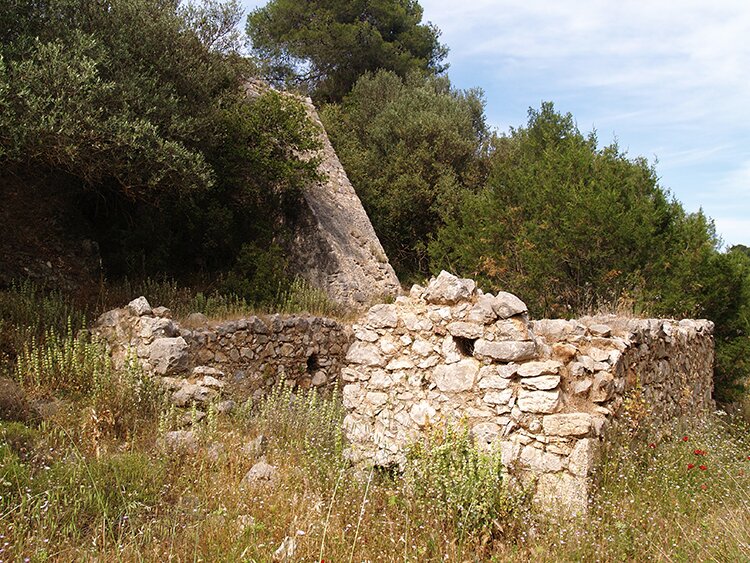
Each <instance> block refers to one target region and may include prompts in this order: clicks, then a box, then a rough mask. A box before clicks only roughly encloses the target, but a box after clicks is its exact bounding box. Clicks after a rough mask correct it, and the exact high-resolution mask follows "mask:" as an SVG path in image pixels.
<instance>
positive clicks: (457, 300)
mask: <svg viewBox="0 0 750 563" xmlns="http://www.w3.org/2000/svg"><path fill="white" fill-rule="evenodd" d="M170 317H171V315H170V312H169V310H167V309H165V308H164V307H157V308H152V307H151V306H150V305H149V304H148V302H147V301H146V299H145V298H143V297H141V298H138V299H136V300H134V301H132V302H131V303H130V304H129V305H128V306H127V307H125V308H122V309H115V310H113V311H109V312H107V313H105V314H104V315H102V316H101V317H100V318H99V320H98V321H97V322H96V323H95V325H94V327H93V328H92V332H93V333H94V334H96V335H98V336H99V337H100V338H102V339H104V340H105V341H106V342H107V344H108V346H109V348H110V350H111V352H112V356H113V359H114V363H115V366H116V367H121V366H123V365H125V363H126V362H127V361H129V359H132V360H134V361H137V362H138V363H139V364H140V365H141V366H142V367H143V368H144V370H145V371H146V372H147V373H150V374H153V375H154V376H156V377H160V381H161V383H162V384H163V385H164V386H165V387H167V388H168V389H169V392H170V396H171V400H172V403H173V404H175V405H177V406H179V407H193V408H199V409H202V408H205V407H206V406H207V405H208V404H210V403H213V404H215V405H217V408H219V410H220V411H226V410H230V409H231V406H232V404H233V400H232V399H238V400H245V399H247V398H248V397H257V396H259V395H262V394H263V393H265V392H266V391H268V389H269V388H271V387H272V386H273V385H275V384H277V383H279V382H281V381H284V382H286V383H288V384H291V385H293V386H295V387H298V388H310V387H315V388H319V389H321V390H331V389H333V388H335V387H336V386H337V385H338V384H339V383H343V402H344V407H345V409H346V411H347V415H346V417H345V419H344V430H345V433H346V436H347V439H348V449H347V453H346V455H347V456H348V458H349V459H350V460H351V461H352V462H353V464H354V465H355V466H360V467H362V466H367V465H376V466H382V467H394V466H395V467H403V465H404V463H405V461H406V450H407V448H408V446H409V445H410V444H412V443H414V442H415V441H418V440H421V439H423V438H424V437H425V435H426V434H428V433H429V432H430V431H432V430H435V429H440V428H441V426H442V425H445V424H450V425H455V426H464V425H465V426H467V427H468V429H469V430H470V431H471V433H472V434H473V436H474V439H475V441H476V443H477V444H478V445H479V446H480V447H482V448H487V449H490V448H494V449H495V451H498V450H499V452H500V455H501V457H502V462H503V465H504V466H505V468H506V469H507V470H508V471H509V474H510V475H511V476H512V477H513V478H514V479H518V480H519V481H520V483H522V484H523V485H524V486H525V487H527V488H533V491H534V492H535V498H536V499H537V501H539V502H540V504H541V505H542V506H545V507H550V508H551V507H560V508H563V509H564V510H566V511H569V512H572V513H581V512H583V511H585V510H586V505H587V499H588V490H589V485H590V480H591V471H592V468H593V464H594V461H595V459H596V455H597V450H598V448H599V445H600V444H601V442H602V441H603V440H604V439H605V430H606V429H607V428H608V426H610V425H612V424H613V423H619V422H625V423H629V422H639V421H641V419H642V418H643V419H644V420H645V419H648V420H650V421H652V422H655V423H657V424H662V423H666V422H667V421H669V420H672V419H674V418H677V417H693V416H700V415H703V414H705V413H707V412H708V411H709V410H711V409H713V408H714V404H713V401H712V399H711V394H712V390H713V336H712V332H713V323H711V322H710V321H705V320H698V321H696V320H681V321H675V320H668V319H631V318H618V317H598V318H593V317H589V318H582V319H578V320H570V321H568V320H560V319H557V320H540V321H532V320H530V319H529V315H528V311H527V308H526V305H525V304H524V303H523V302H522V301H521V300H520V299H519V298H518V297H516V296H514V295H511V294H509V293H504V292H500V293H498V294H497V295H492V294H485V293H483V292H482V291H481V290H480V289H478V288H477V287H476V285H475V283H474V282H473V281H471V280H466V279H459V278H457V277H455V276H453V275H451V274H448V273H446V272H442V273H441V274H440V275H439V276H438V277H437V278H436V279H434V280H432V281H431V283H430V284H429V285H428V286H427V287H426V288H423V287H420V286H414V287H413V288H412V290H411V292H410V294H409V296H401V297H398V298H396V300H395V303H392V304H380V305H375V306H373V307H371V308H370V309H369V311H368V312H367V313H366V314H365V315H364V316H363V317H362V318H361V319H360V320H358V321H357V322H356V323H355V324H354V325H353V326H349V325H348V324H345V323H343V322H341V321H337V320H333V319H327V318H322V317H304V316H281V315H269V316H251V317H248V318H244V319H237V320H230V321H223V322H218V323H217V322H214V323H209V322H208V320H207V319H205V317H202V316H197V317H198V318H196V315H191V318H189V319H188V321H187V322H186V323H184V324H183V326H180V324H179V323H177V322H176V321H174V320H172V319H171V318H170ZM201 317H202V318H201ZM199 414H200V413H199Z"/></svg>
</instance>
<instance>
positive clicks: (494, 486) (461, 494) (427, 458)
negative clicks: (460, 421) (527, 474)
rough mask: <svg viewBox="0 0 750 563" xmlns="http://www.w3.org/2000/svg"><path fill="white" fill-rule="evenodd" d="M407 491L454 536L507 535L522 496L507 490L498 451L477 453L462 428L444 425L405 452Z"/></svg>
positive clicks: (521, 501)
mask: <svg viewBox="0 0 750 563" xmlns="http://www.w3.org/2000/svg"><path fill="white" fill-rule="evenodd" d="M404 479H405V484H406V487H407V490H409V491H411V492H412V494H414V495H415V496H416V497H417V498H419V499H420V500H421V501H422V502H424V503H425V504H426V505H427V506H429V510H433V511H436V512H438V513H441V514H443V515H444V517H446V518H447V519H448V521H449V522H450V523H451V524H452V525H453V526H455V527H456V529H457V530H458V531H459V533H460V535H461V536H463V535H464V534H465V535H466V536H469V537H472V536H491V535H493V534H497V535H504V534H505V535H506V537H509V536H510V533H511V532H513V531H514V530H513V526H514V525H515V524H518V523H519V519H518V517H519V516H520V514H519V510H520V508H521V506H522V504H523V500H522V496H520V495H518V496H515V497H514V495H511V494H510V493H509V491H508V487H507V482H506V479H507V474H505V473H504V471H503V466H502V464H501V462H500V452H499V451H491V452H481V451H479V450H478V449H477V447H476V446H475V444H474V442H473V440H472V438H471V435H470V433H469V431H468V429H463V430H456V429H454V428H450V427H449V428H447V429H446V430H445V432H444V433H443V434H437V433H433V435H432V436H431V437H430V438H429V439H428V440H427V441H426V442H424V443H423V442H417V443H415V444H414V445H413V446H412V447H411V449H410V451H409V452H408V454H407V464H406V473H405V475H404Z"/></svg>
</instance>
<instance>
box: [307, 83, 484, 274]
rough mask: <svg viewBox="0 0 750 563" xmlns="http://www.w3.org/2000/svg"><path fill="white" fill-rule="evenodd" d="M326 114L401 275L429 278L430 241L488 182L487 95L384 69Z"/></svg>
mask: <svg viewBox="0 0 750 563" xmlns="http://www.w3.org/2000/svg"><path fill="white" fill-rule="evenodd" d="M321 116H322V119H323V121H324V123H325V125H326V130H327V131H328V133H329V135H330V137H331V141H332V143H333V145H334V146H335V148H336V151H337V154H338V155H339V158H340V159H341V161H342V163H343V164H344V167H345V168H346V171H347V174H348V176H349V178H350V179H351V181H352V184H353V185H354V186H355V188H356V190H357V194H358V195H359V197H360V199H361V200H362V204H363V205H364V207H365V209H366V210H367V212H368V215H369V217H370V220H371V221H372V223H373V226H374V228H375V231H376V232H377V234H378V238H379V239H380V241H381V243H382V244H383V246H384V248H385V251H386V254H387V255H388V257H389V258H390V260H391V263H392V264H393V266H394V268H395V269H396V271H397V273H398V274H400V275H401V276H402V277H404V276H414V275H424V274H426V273H427V272H428V262H427V247H426V244H427V242H428V241H429V240H430V239H431V238H432V236H433V235H434V233H435V232H436V231H437V228H438V227H439V226H440V225H441V223H442V217H444V216H450V215H451V214H452V211H453V209H454V208H455V205H456V203H457V201H458V200H459V197H460V195H461V193H463V192H464V191H466V190H473V189H476V188H477V187H478V186H479V185H481V183H482V181H483V179H484V174H485V173H484V163H483V155H484V153H485V145H486V139H487V138H488V132H487V127H486V124H485V122H484V100H483V98H482V93H481V92H480V91H478V90H470V91H467V92H463V91H459V90H455V89H453V88H452V87H451V85H450V82H449V81H448V79H446V78H423V77H420V76H419V75H417V74H410V75H409V76H408V77H407V78H406V79H402V78H400V77H398V76H397V75H396V74H394V73H392V72H386V71H381V72H378V73H377V74H374V75H371V74H367V75H365V76H363V77H362V78H361V79H360V80H359V81H358V82H357V84H356V85H355V87H354V89H353V90H352V92H351V93H350V94H349V95H348V96H347V97H346V98H345V99H344V101H343V102H342V103H341V104H340V105H329V106H327V107H325V108H324V109H323V111H322V113H321Z"/></svg>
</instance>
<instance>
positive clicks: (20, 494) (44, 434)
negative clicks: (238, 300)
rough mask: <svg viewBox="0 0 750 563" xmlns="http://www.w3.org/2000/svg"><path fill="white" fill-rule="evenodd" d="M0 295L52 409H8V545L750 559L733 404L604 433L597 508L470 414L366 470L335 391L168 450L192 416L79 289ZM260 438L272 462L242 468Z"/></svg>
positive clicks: (746, 452) (192, 553)
mask: <svg viewBox="0 0 750 563" xmlns="http://www.w3.org/2000/svg"><path fill="white" fill-rule="evenodd" d="M5 297H6V305H5V306H6V309H5V310H4V314H3V318H4V319H6V322H11V321H13V322H14V323H17V324H13V327H12V330H11V327H10V325H8V324H6V326H5V331H6V332H5V334H14V335H15V337H16V338H18V339H23V341H22V342H21V346H20V348H19V351H18V353H17V354H16V355H14V356H13V357H10V356H9V357H8V358H6V361H5V362H4V363H3V364H2V365H3V367H2V369H3V370H4V371H5V375H9V376H11V377H13V378H14V379H16V380H18V381H20V382H22V385H23V387H24V389H25V391H26V393H27V394H28V395H29V397H31V398H32V399H34V400H36V401H38V402H39V403H40V404H44V405H46V406H45V410H46V414H45V417H44V420H43V421H42V422H41V423H38V424H29V425H23V424H21V423H18V422H12V423H11V422H5V423H0V561H3V562H6V561H8V562H10V561H14V562H15V561H26V560H28V561H94V560H95V561H167V560H174V561H272V560H274V559H276V560H284V557H286V559H285V560H287V561H321V560H325V561H334V562H338V561H357V562H361V561H420V562H421V561H528V560H535V561H652V560H653V561H728V562H729V561H732V562H735V561H750V432H748V428H747V427H746V426H745V425H744V424H743V423H742V422H741V421H736V420H729V419H728V418H729V417H727V416H720V415H712V416H710V417H709V418H707V419H706V420H694V421H682V422H680V423H679V425H676V426H675V427H674V428H672V429H671V430H670V431H669V432H667V433H666V434H665V433H660V434H659V436H660V437H659V438H656V434H654V433H651V432H650V431H649V429H648V428H641V429H640V430H639V431H638V433H636V434H627V433H622V434H619V435H613V436H611V437H610V438H611V439H610V441H609V442H608V446H607V447H605V448H604V449H603V452H602V457H601V459H600V461H599V463H598V465H597V469H596V474H595V477H594V486H593V495H592V498H591V504H590V510H589V513H588V515H587V516H585V517H581V518H578V519H560V518H555V517H550V516H549V515H545V514H543V513H539V512H537V511H536V510H535V509H534V507H533V506H532V505H531V504H530V502H529V499H528V496H527V495H526V494H525V493H524V491H521V490H517V489H515V488H509V487H506V485H505V482H504V477H503V473H502V468H501V467H500V465H499V463H498V460H497V458H496V457H495V456H492V455H486V454H481V453H479V452H477V451H476V450H475V449H474V448H473V446H472V444H471V441H470V440H469V439H468V438H467V436H466V434H464V433H462V432H461V431H460V429H459V430H455V431H443V432H442V433H436V434H435V436H434V437H433V438H432V439H431V440H430V441H429V442H428V443H427V444H424V445H422V446H421V447H419V448H415V449H414V450H413V451H412V454H411V456H410V463H409V466H408V468H407V470H406V471H405V473H404V474H395V473H387V472H375V471H372V472H370V471H364V472H359V473H356V474H355V473H354V471H353V470H352V469H351V468H350V467H349V466H348V465H347V463H346V462H345V459H344V456H343V452H344V449H345V447H346V444H345V440H344V437H343V435H342V432H341V421H342V418H343V409H342V406H341V403H340V401H339V399H338V398H337V395H336V394H335V393H334V394H333V395H331V396H330V397H321V396H318V395H316V394H314V393H307V394H302V393H301V394H297V395H295V394H293V393H292V391H291V390H290V389H288V388H284V387H280V388H277V389H276V390H275V391H274V393H273V394H271V395H270V396H269V397H267V398H266V399H264V400H262V401H260V402H257V403H255V404H252V403H248V404H245V405H240V406H239V407H238V408H236V409H235V411H234V412H233V413H231V414H230V415H220V414H218V413H217V412H216V411H215V410H209V412H208V414H207V416H206V417H205V418H204V419H203V420H202V421H200V422H194V423H193V424H192V425H191V428H192V430H193V432H194V436H193V437H194V439H195V442H194V443H191V444H188V445H186V446H185V447H184V448H182V449H180V448H176V449H175V448H173V447H171V446H170V445H169V444H168V443H167V442H166V441H165V437H166V436H167V435H168V433H169V432H170V431H173V430H175V429H178V428H181V427H183V426H181V424H182V425H184V424H185V423H186V421H184V420H183V421H182V422H180V419H181V416H180V415H179V413H177V412H175V411H174V409H173V408H170V407H169V406H168V403H167V402H166V401H165V400H164V398H163V397H162V396H161V394H160V392H159V390H158V389H157V388H156V386H155V385H154V384H153V382H152V381H151V380H150V378H148V377H145V376H144V375H143V374H142V373H141V372H140V370H138V369H137V368H136V367H134V366H131V367H130V368H129V369H126V370H124V371H120V372H118V371H115V370H113V369H112V367H111V365H110V363H109V362H108V361H107V359H106V357H105V355H104V353H103V350H102V348H101V347H100V346H99V345H98V344H97V343H95V342H90V341H89V340H88V337H87V336H86V335H85V334H78V333H77V326H78V324H79V323H82V322H83V321H82V320H80V321H79V320H76V319H78V318H82V315H79V316H76V315H75V314H74V310H75V309H74V308H72V306H71V307H68V306H67V305H65V304H64V303H63V302H62V301H61V300H60V299H59V298H58V299H56V300H55V303H56V304H50V305H49V306H48V307H46V308H44V307H42V308H39V309H38V310H39V311H42V312H39V313H37V314H32V313H29V312H28V311H26V308H25V307H24V306H23V305H19V304H18V303H17V298H14V300H13V302H14V303H16V309H15V312H14V313H13V314H10V313H9V312H8V309H7V300H8V299H9V298H8V297H7V295H6V296H5ZM58 297H59V296H58ZM41 299H42V298H41V296H39V297H37V298H36V299H35V300H31V301H30V303H34V302H35V303H40V302H42V301H41ZM1 302H2V301H0V303H1ZM24 311H25V312H24ZM42 316H44V317H43V318H42ZM14 319H15V320H14ZM18 319H24V323H21V322H19V321H18ZM188 418H190V417H189V416H188ZM260 436H263V437H264V439H263V440H262V441H260V440H257V438H258V437H260ZM260 442H262V444H261V443H260ZM261 457H262V458H264V459H265V460H266V461H267V462H268V463H269V464H271V465H272V466H274V467H275V473H274V474H273V476H272V477H271V479H268V480H259V481H255V482H249V481H248V480H247V479H244V478H245V475H246V474H247V472H248V471H249V470H250V468H251V467H253V465H255V463H256V462H258V461H259V459H260V458H261ZM243 479H244V480H243Z"/></svg>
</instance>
